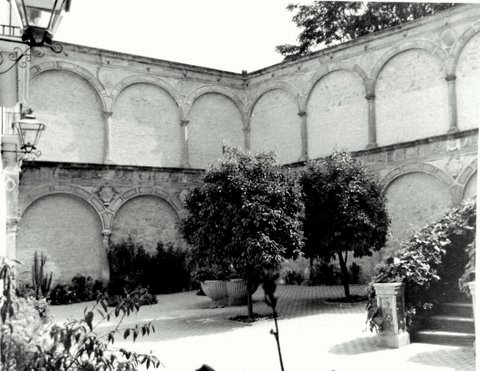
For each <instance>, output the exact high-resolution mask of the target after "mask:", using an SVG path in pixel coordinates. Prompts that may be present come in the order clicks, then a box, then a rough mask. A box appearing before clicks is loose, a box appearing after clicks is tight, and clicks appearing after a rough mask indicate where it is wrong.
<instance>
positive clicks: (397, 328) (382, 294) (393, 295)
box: [373, 282, 410, 348]
mask: <svg viewBox="0 0 480 371" xmlns="http://www.w3.org/2000/svg"><path fill="white" fill-rule="evenodd" d="M373 287H374V289H375V293H376V296H377V305H378V308H379V309H380V311H381V313H382V316H383V322H382V326H381V330H380V332H379V337H378V340H379V345H380V346H384V347H389V348H400V347H402V346H405V345H408V344H410V336H409V334H408V332H407V329H406V320H405V298H404V291H405V285H404V284H403V283H400V282H395V283H375V284H373Z"/></svg>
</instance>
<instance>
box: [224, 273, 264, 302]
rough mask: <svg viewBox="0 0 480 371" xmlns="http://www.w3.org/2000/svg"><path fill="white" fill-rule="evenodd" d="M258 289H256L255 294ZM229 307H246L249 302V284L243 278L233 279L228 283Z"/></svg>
mask: <svg viewBox="0 0 480 371" xmlns="http://www.w3.org/2000/svg"><path fill="white" fill-rule="evenodd" d="M257 288H258V285H257V286H256V287H255V289H254V290H253V292H255V290H256V289H257ZM227 293H228V305H245V304H247V300H248V290H247V283H246V282H245V281H244V280H243V279H241V278H232V279H230V280H229V281H228V282H227Z"/></svg>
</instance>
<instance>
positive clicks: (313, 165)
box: [300, 151, 390, 297]
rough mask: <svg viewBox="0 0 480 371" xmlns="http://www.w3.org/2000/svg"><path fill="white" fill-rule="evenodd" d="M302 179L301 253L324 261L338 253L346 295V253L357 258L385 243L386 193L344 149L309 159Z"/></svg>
mask: <svg viewBox="0 0 480 371" xmlns="http://www.w3.org/2000/svg"><path fill="white" fill-rule="evenodd" d="M300 182H301V184H302V189H303V193H304V203H305V221H304V234H305V239H306V242H305V249H304V252H305V255H306V256H307V257H309V258H312V257H320V258H322V259H325V260H326V261H328V260H330V259H333V258H335V257H338V260H339V263H340V269H341V272H342V275H341V277H342V283H343V286H344V288H345V296H347V297H348V296H349V289H348V281H349V274H348V267H347V259H348V252H349V251H351V252H353V256H354V257H356V258H357V257H358V258H359V257H363V256H371V255H372V251H377V250H379V249H380V248H382V247H383V246H385V242H386V236H387V231H388V225H389V223H390V221H389V218H388V215H387V211H386V206H385V197H384V196H383V195H382V192H381V188H380V186H379V184H378V183H377V182H376V181H375V180H374V178H373V177H372V176H371V175H370V174H369V173H368V172H367V170H366V168H365V167H364V165H363V164H362V163H361V162H360V161H358V160H356V159H355V158H353V157H352V156H351V155H350V154H348V153H346V152H343V151H338V152H334V153H333V154H331V155H330V156H328V157H326V158H324V159H321V160H317V161H312V162H310V163H309V164H308V166H307V168H306V169H305V171H304V173H303V175H302V176H301V179H300Z"/></svg>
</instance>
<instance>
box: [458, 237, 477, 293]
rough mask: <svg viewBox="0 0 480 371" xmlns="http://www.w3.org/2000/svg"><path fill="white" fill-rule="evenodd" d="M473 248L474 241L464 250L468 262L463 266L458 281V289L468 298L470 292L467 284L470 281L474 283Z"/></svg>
mask: <svg viewBox="0 0 480 371" xmlns="http://www.w3.org/2000/svg"><path fill="white" fill-rule="evenodd" d="M475 246H476V244H475V241H472V243H470V244H468V245H467V247H466V248H465V253H466V254H467V256H468V261H467V263H466V264H465V269H464V272H463V273H462V276H461V277H460V278H459V279H458V287H459V289H460V290H461V291H462V292H463V293H465V294H466V295H468V296H471V292H470V289H469V288H468V285H467V284H468V283H469V282H471V281H475Z"/></svg>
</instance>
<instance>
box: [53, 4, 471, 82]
mask: <svg viewBox="0 0 480 371" xmlns="http://www.w3.org/2000/svg"><path fill="white" fill-rule="evenodd" d="M472 7H476V4H459V5H457V6H455V7H453V8H450V9H445V10H443V11H440V12H438V13H436V14H433V15H429V16H426V17H422V18H420V19H416V20H413V21H410V22H405V23H402V24H400V25H397V26H394V27H390V28H387V29H384V30H381V31H377V32H374V33H371V34H367V35H364V36H361V37H359V38H356V39H354V40H350V41H346V42H343V43H341V44H337V45H333V46H330V47H326V48H324V49H321V50H318V51H314V52H312V53H310V54H308V55H305V56H302V57H298V58H295V59H292V60H290V61H282V62H279V63H276V64H273V65H270V66H267V67H264V68H261V69H259V70H255V71H253V72H250V73H247V74H246V75H242V74H241V73H237V72H231V71H225V70H219V69H214V68H209V67H203V66H196V65H192V64H187V63H181V62H174V61H169V60H164V59H157V58H153V57H145V56H139V55H135V54H129V53H125V52H120V51H115V50H109V49H103V48H96V47H91V46H86V45H78V44H72V43H68V42H63V41H62V42H60V43H61V44H62V45H63V46H64V47H65V51H79V52H86V53H88V54H93V55H102V56H105V57H110V58H117V59H120V60H122V61H135V63H138V64H145V65H155V66H158V67H166V68H172V69H175V70H184V71H190V72H197V73H209V74H211V75H216V76H219V75H220V76H222V77H230V78H233V79H238V80H239V81H240V82H242V81H244V80H245V79H248V78H253V77H259V76H262V75H264V74H267V73H268V72H270V71H272V70H278V69H280V68H285V67H290V66H292V65H296V64H301V63H304V62H307V61H309V60H312V59H316V58H318V57H321V56H323V55H328V54H331V53H337V52H339V51H341V50H344V49H349V48H352V47H354V46H359V45H363V44H365V43H369V42H371V41H372V40H378V39H383V38H386V37H389V36H391V35H394V34H397V33H399V32H405V31H408V30H411V29H413V28H418V27H420V26H422V25H424V24H426V23H430V22H431V21H432V20H436V21H438V22H440V21H441V20H442V19H443V18H446V17H449V16H451V15H454V14H458V13H462V12H465V13H468V11H469V9H471V8H472ZM49 54H51V55H54V54H53V52H51V53H49Z"/></svg>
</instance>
